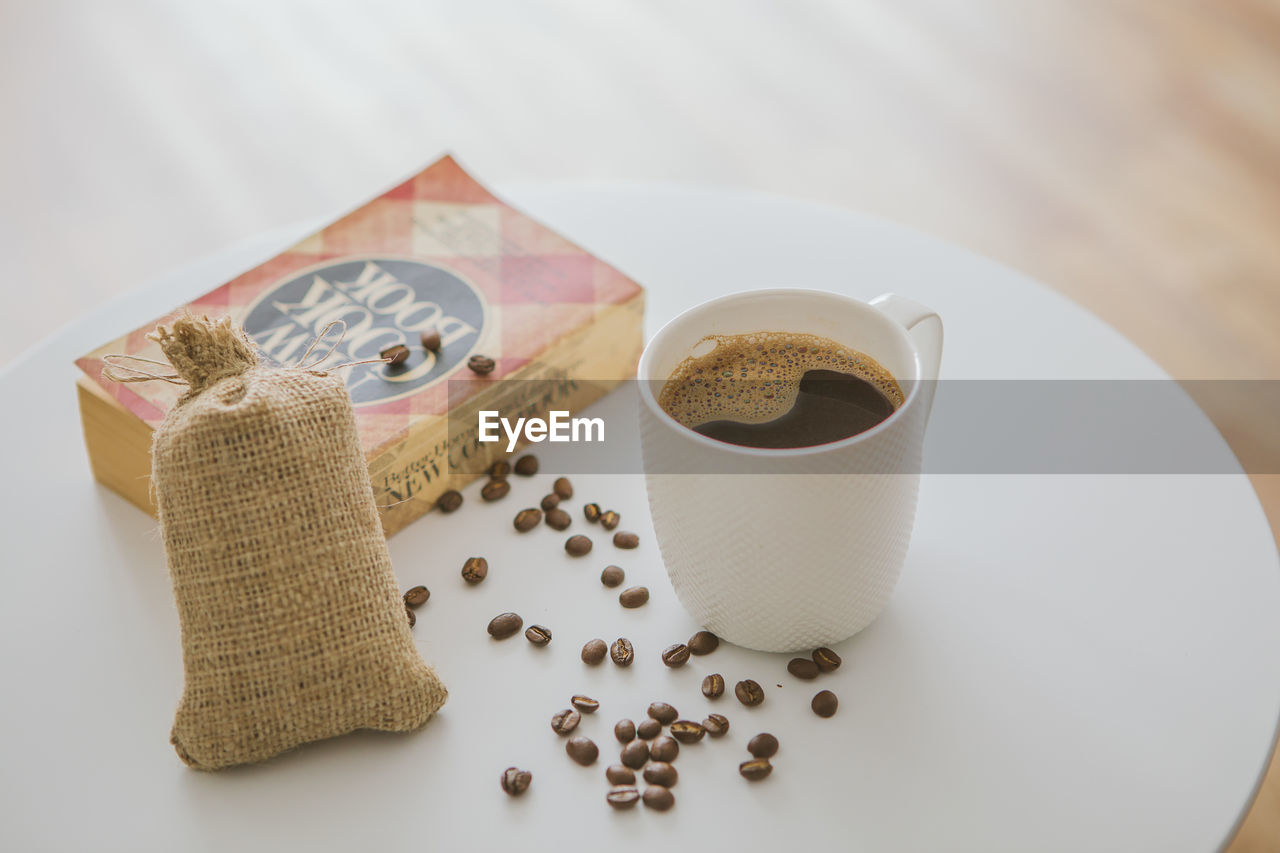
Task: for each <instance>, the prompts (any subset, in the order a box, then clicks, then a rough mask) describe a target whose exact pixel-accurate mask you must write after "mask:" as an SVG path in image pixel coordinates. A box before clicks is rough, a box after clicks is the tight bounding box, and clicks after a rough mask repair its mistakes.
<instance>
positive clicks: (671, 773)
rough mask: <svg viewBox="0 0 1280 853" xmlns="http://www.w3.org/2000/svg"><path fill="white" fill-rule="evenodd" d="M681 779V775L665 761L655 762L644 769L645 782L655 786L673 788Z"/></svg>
mask: <svg viewBox="0 0 1280 853" xmlns="http://www.w3.org/2000/svg"><path fill="white" fill-rule="evenodd" d="M679 779H680V774H679V773H677V772H676V769H675V768H674V767H672V766H671V765H670V764H668V763H667V762H665V761H655V762H653V763H652V764H650V765H649V766H648V767H646V768H645V769H644V781H646V782H649V783H650V784H653V785H661V786H662V787H664V788H671V787H673V786H674V785H675V784H676V782H677V781H679Z"/></svg>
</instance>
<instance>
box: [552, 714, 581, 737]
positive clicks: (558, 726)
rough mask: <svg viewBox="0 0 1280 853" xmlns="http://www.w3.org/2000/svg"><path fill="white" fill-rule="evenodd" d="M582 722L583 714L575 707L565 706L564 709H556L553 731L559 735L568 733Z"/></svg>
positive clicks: (553, 718)
mask: <svg viewBox="0 0 1280 853" xmlns="http://www.w3.org/2000/svg"><path fill="white" fill-rule="evenodd" d="M580 722H582V715H581V714H579V713H578V712H577V711H575V710H574V709H573V708H565V709H564V710H563V711H556V713H555V714H554V715H553V716H552V717H551V731H553V732H555V733H556V734H558V735H567V734H568V733H569V732H571V731H573V730H574V729H576V728H577V727H578V723H580Z"/></svg>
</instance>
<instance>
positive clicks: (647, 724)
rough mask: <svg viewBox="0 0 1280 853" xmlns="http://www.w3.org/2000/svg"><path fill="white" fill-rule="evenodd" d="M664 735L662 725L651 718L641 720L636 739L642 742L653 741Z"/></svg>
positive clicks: (637, 727)
mask: <svg viewBox="0 0 1280 853" xmlns="http://www.w3.org/2000/svg"><path fill="white" fill-rule="evenodd" d="M660 734H662V723H660V722H658V721H657V720H655V719H654V718H653V717H650V718H649V719H647V720H641V721H640V722H639V723H638V724H637V725H636V737H638V738H640V739H641V740H653V739H654V738H656V737H657V736H658V735H660Z"/></svg>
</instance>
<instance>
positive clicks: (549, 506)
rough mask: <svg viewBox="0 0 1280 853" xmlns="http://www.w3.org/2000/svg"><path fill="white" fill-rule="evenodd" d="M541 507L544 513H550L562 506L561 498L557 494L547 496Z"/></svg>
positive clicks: (544, 497) (543, 499)
mask: <svg viewBox="0 0 1280 853" xmlns="http://www.w3.org/2000/svg"><path fill="white" fill-rule="evenodd" d="M539 506H541V507H542V511H543V512H550V511H551V510H553V509H555V508H556V507H558V506H560V496H559V495H557V494H555V493H552V494H549V495H545V496H543V498H542V503H540V504H539Z"/></svg>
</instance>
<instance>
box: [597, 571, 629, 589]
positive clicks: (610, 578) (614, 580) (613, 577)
mask: <svg viewBox="0 0 1280 853" xmlns="http://www.w3.org/2000/svg"><path fill="white" fill-rule="evenodd" d="M626 579H627V573H626V572H624V571H623V570H622V567H621V566H605V567H604V571H603V572H601V573H600V583H602V584H604V585H605V586H608V587H615V586H622V582H623V581H624V580H626Z"/></svg>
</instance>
